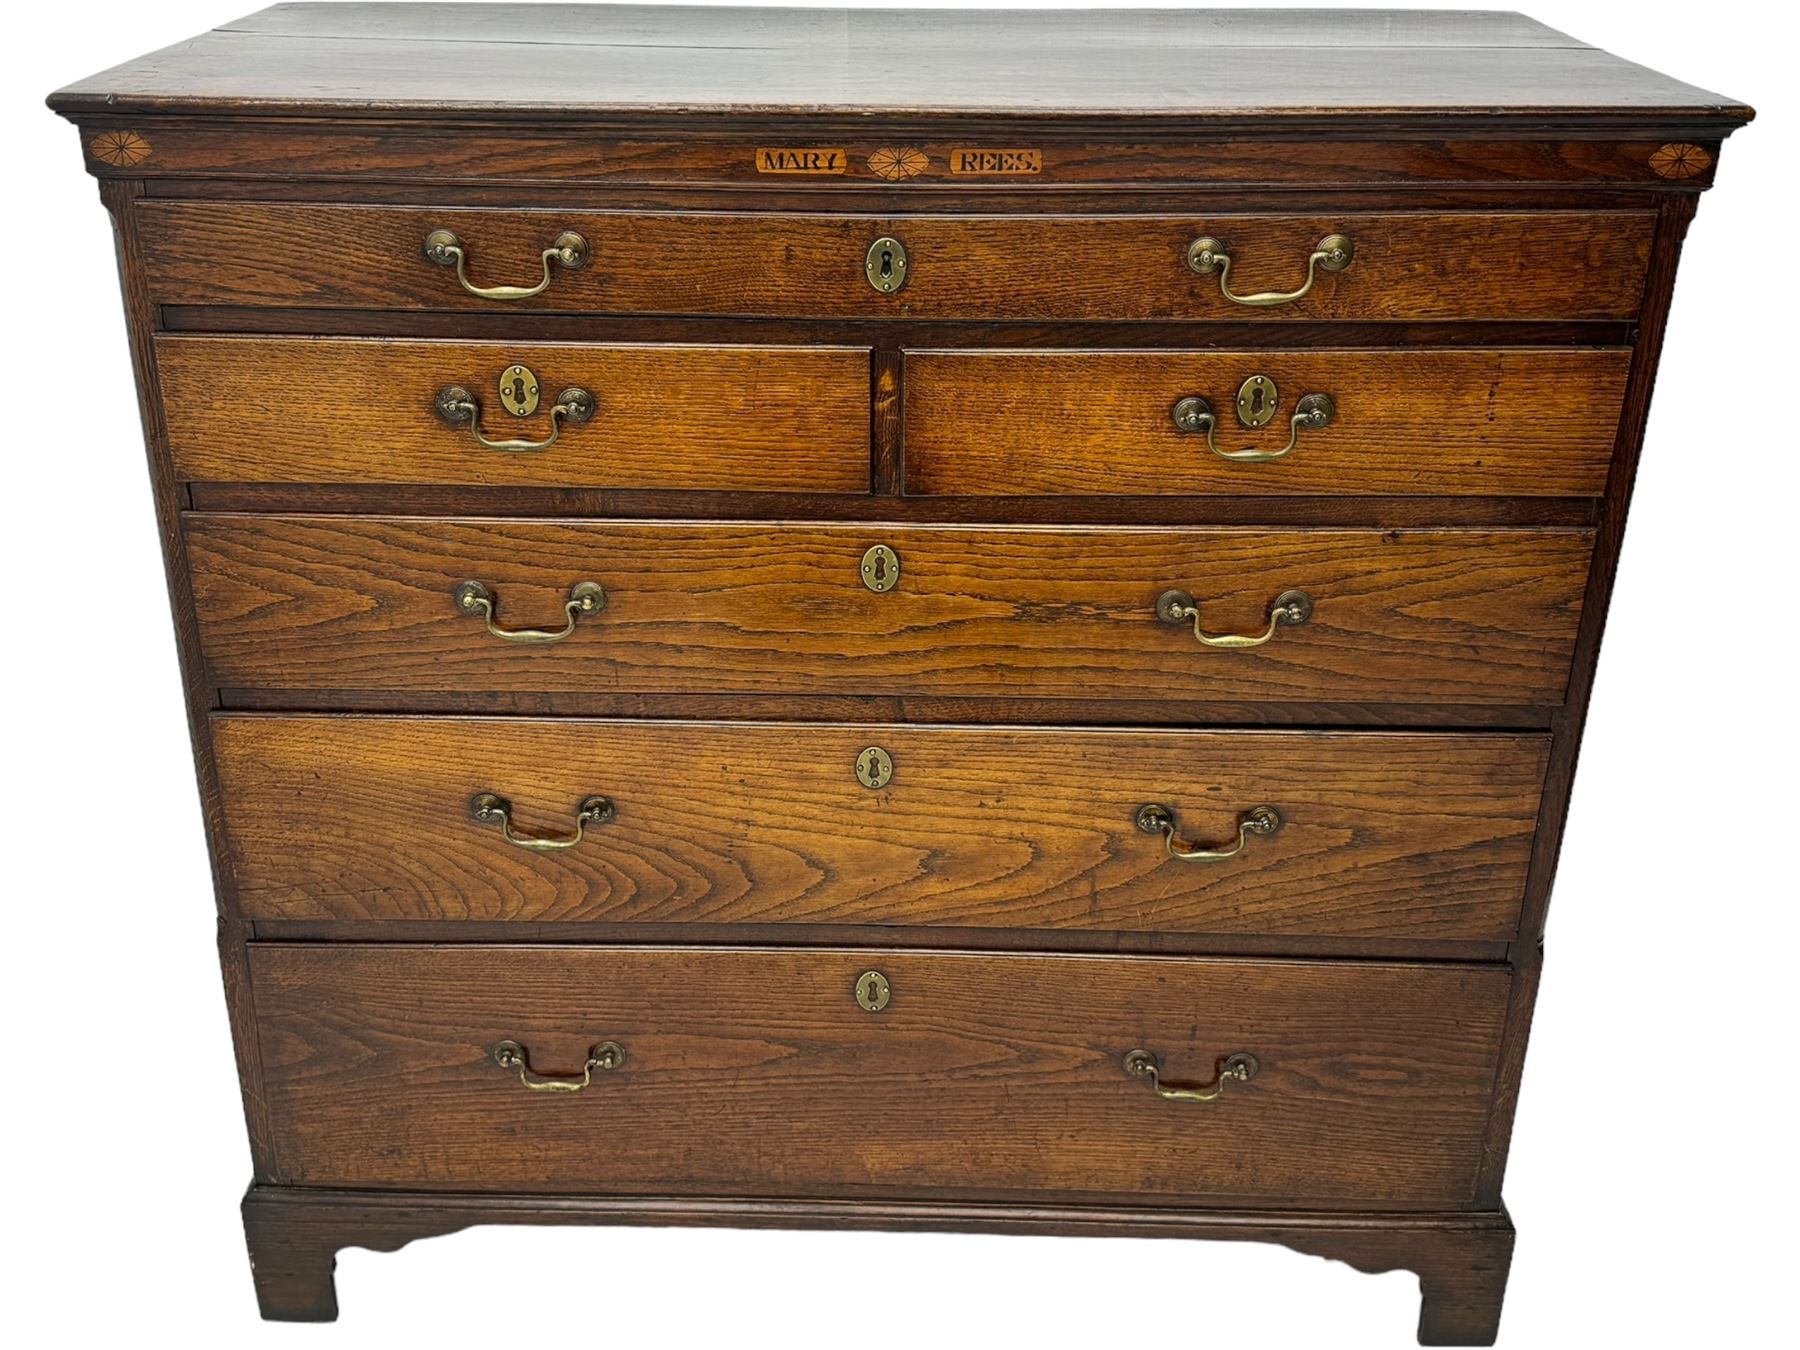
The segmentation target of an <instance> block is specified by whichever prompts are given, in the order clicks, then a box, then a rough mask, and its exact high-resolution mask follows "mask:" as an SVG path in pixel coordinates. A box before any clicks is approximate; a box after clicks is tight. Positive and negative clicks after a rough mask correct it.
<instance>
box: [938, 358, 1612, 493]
mask: <svg viewBox="0 0 1800 1350" xmlns="http://www.w3.org/2000/svg"><path fill="white" fill-rule="evenodd" d="M1630 369H1631V351H1630V349H1629V348H1623V347H1606V348H1595V349H1588V350H1580V349H1558V350H1545V349H1539V348H1508V347H1498V348H1490V349H1485V350H1480V351H1468V350H1459V349H1457V348H1436V349H1424V350H1421V349H1416V348H1415V349H1400V348H1377V349H1361V350H1314V351H1296V350H1288V349H1274V350H1266V351H1204V350H1203V351H1146V350H1120V351H1059V350H1053V349H1052V350H1032V351H1019V350H1014V351H996V350H981V349H973V348H971V349H962V350H957V351H909V352H907V353H906V384H905V391H906V392H905V400H906V490H907V491H908V492H910V493H916V494H919V495H924V496H990V495H1009V494H1017V495H1028V496H1029V495H1046V496H1071V495H1086V494H1108V495H1170V494H1182V493H1195V494H1207V493H1250V494H1271V495H1274V494H1296V495H1298V494H1328V495H1333V496H1346V495H1361V494H1370V493H1389V494H1399V495H1409V494H1412V495H1434V494H1442V495H1470V496H1479V495H1488V496H1530V497H1540V496H1541V497H1555V496H1571V497H1592V496H1598V495H1599V494H1600V493H1601V492H1603V491H1604V490H1605V488H1606V475H1607V469H1608V466H1609V465H1610V463H1611V460H1612V452H1613V444H1614V442H1615V441H1616V440H1617V439H1618V431H1619V412H1620V407H1621V404H1622V401H1623V399H1624V394H1625V379H1626V376H1627V374H1628V373H1629V372H1630ZM1574 391H1579V393H1576V392H1574Z"/></svg>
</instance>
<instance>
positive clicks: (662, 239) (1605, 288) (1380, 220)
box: [137, 201, 1656, 321]
mask: <svg viewBox="0 0 1800 1350" xmlns="http://www.w3.org/2000/svg"><path fill="white" fill-rule="evenodd" d="M137 218H138V229H139V234H140V237H141V239H142V241H143V246H144V266H145V272H146V275H147V279H148V282H149V287H150V296H151V299H152V300H154V301H156V302H158V303H161V304H190V305H191V304H239V305H293V306H305V307H326V308H336V307H346V308H352V309H369V308H387V307H395V308H407V309H412V308H428V309H459V310H461V309H490V310H509V311H515V312H516V311H518V310H520V309H526V310H542V311H554V310H563V311H573V312H611V313H638V312H649V313H658V314H750V315H754V314H763V315H783V316H795V317H804V316H820V317H833V316H836V317H893V316H906V317H912V318H933V319H1080V318H1114V319H1250V320H1258V319H1270V320H1277V321H1279V320H1282V319H1615V320H1616V319H1627V318H1630V317H1631V316H1633V315H1635V314H1636V313H1637V309H1638V304H1639V301H1640V298H1641V293H1642V290H1643V279H1644V272H1645V269H1646V266H1647V264H1648V259H1649V254H1650V241H1651V237H1652V235H1653V233H1654V229H1655V220H1656V216H1655V213H1654V212H1653V211H1595V212H1584V211H1534V212H1523V211H1520V212H1492V211H1466V212H1454V211H1442V212H1406V213H1361V212H1351V213H1346V214H1337V215H1260V214H1258V215H1212V216H1172V215H1117V216H1099V217H1080V216H873V215H803V214H791V215H790V214H786V213H782V214H774V213H756V212H612V211H584V210H576V209H570V210H529V211H512V210H490V209H449V208H437V207H420V206H285V205H261V204H250V203H220V202H173V201H151V202H145V203H143V204H142V205H141V206H139V207H138V208H137ZM438 230H449V231H450V232H452V233H453V234H454V235H455V236H456V237H457V239H458V240H459V241H460V243H461V245H462V247H463V249H464V251H465V261H466V270H467V273H468V279H469V282H470V284H471V285H474V286H480V287H493V286H495V285H499V284H506V285H520V286H529V285H536V284H537V283H539V282H540V281H541V280H542V279H543V277H544V275H545V264H544V263H543V262H542V261H541V259H542V255H543V253H544V251H545V250H546V249H548V248H550V247H551V246H552V244H553V243H554V241H555V240H556V239H557V238H558V237H559V236H561V235H562V234H563V233H564V232H566V231H573V232H575V233H577V234H579V235H580V236H581V237H582V238H583V239H584V240H585V241H586V242H587V244H588V256H587V261H586V262H585V263H584V264H583V265H582V266H580V267H576V268H565V267H561V266H559V265H556V264H550V265H549V277H550V281H549V284H548V285H547V286H546V287H545V288H544V290H543V292H542V293H541V294H538V295H536V296H533V297H531V298H529V299H523V300H510V301H498V300H490V299H482V298H479V297H477V296H474V295H470V294H468V293H467V292H465V291H464V290H463V288H462V286H461V285H460V284H459V283H458V279H457V276H456V272H455V269H454V267H447V266H440V265H438V264H436V263H433V262H432V261H431V260H430V259H429V258H427V257H426V254H425V248H424V244H425V239H426V236H427V235H430V234H432V233H433V232H434V231H438ZM1334 233H1337V234H1344V235H1348V236H1349V237H1350V238H1351V239H1352V241H1353V243H1354V245H1355V256H1354V259H1353V261H1352V262H1351V264H1350V266H1349V267H1347V268H1346V269H1345V270H1343V271H1341V272H1338V273H1335V274H1333V273H1328V272H1324V271H1319V272H1318V273H1316V277H1315V283H1314V286H1313V288H1312V291H1311V293H1310V294H1308V295H1306V296H1305V297H1304V298H1303V299H1300V300H1297V301H1294V302H1293V303H1290V304H1284V305H1277V306H1273V307H1266V308H1265V307H1249V306H1244V305H1241V304H1236V303H1233V302H1232V301H1230V300H1228V299H1226V298H1225V297H1224V295H1223V294H1222V293H1221V289H1220V277H1219V275H1218V274H1217V273H1214V274H1212V275H1207V276H1202V275H1197V274H1196V273H1195V272H1194V271H1193V270H1191V269H1190V268H1189V266H1188V263H1187V252H1188V247H1189V245H1190V244H1191V243H1193V242H1194V240H1195V239H1196V238H1199V237H1202V236H1212V237H1216V238H1218V239H1219V240H1221V241H1223V242H1224V243H1226V244H1227V245H1228V246H1229V248H1230V251H1231V256H1232V258H1233V266H1232V269H1231V274H1230V282H1231V286H1232V288H1233V289H1234V290H1235V291H1237V292H1238V293H1240V294H1243V293H1259V292H1268V291H1277V292H1287V291H1292V290H1294V289H1297V288H1298V287H1299V286H1300V284H1301V283H1302V282H1303V281H1304V279H1305V277H1306V273H1307V266H1308V259H1309V257H1310V255H1311V254H1312V253H1313V252H1314V251H1315V250H1316V249H1317V248H1318V247H1319V245H1320V243H1321V241H1322V240H1323V239H1324V238H1325V237H1326V236H1328V235H1331V234H1334ZM886 236H891V237H895V238H898V239H899V240H900V242H901V243H902V244H904V245H905V247H906V250H907V252H908V255H909V265H908V267H907V271H906V281H905V284H904V285H903V286H902V287H901V288H900V289H899V290H897V291H894V292H892V293H888V294H884V293H882V292H880V291H877V290H876V289H875V288H874V287H873V286H872V285H871V284H870V282H869V279H868V277H867V276H866V275H865V265H866V263H867V259H868V250H869V247H870V245H871V244H873V243H874V242H875V241H876V240H878V239H881V238H883V237H886Z"/></svg>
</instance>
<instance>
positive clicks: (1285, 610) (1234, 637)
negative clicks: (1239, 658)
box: [1156, 591, 1313, 650]
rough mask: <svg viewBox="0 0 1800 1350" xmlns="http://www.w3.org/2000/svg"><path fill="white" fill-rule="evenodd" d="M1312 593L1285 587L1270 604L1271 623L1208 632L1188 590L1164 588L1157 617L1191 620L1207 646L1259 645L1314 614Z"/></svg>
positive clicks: (1175, 621)
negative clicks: (1257, 630) (1258, 627)
mask: <svg viewBox="0 0 1800 1350" xmlns="http://www.w3.org/2000/svg"><path fill="white" fill-rule="evenodd" d="M1312 612H1313V602H1312V597H1311V596H1310V595H1308V594H1307V593H1306V592H1305V591H1283V592H1282V593H1281V594H1280V595H1278V596H1276V597H1275V603H1274V604H1272V605H1271V606H1269V624H1268V627H1266V628H1264V629H1263V631H1262V632H1260V633H1209V632H1207V631H1206V630H1205V629H1204V628H1202V627H1201V626H1200V604H1199V602H1198V601H1196V600H1195V599H1194V597H1193V596H1192V595H1190V594H1188V592H1186V591H1164V592H1163V593H1162V595H1161V596H1159V597H1158V598H1157V601H1156V617H1157V618H1158V619H1160V620H1162V622H1164V623H1166V624H1173V625H1175V626H1176V627H1181V626H1183V625H1185V624H1192V625H1193V627H1194V640H1195V641H1197V642H1199V643H1200V644H1201V645H1202V646H1204V647H1221V648H1225V649H1227V650H1230V649H1242V648H1245V647H1260V646H1262V645H1263V643H1265V642H1267V641H1268V640H1269V639H1270V638H1272V637H1274V636H1275V634H1276V632H1277V631H1278V630H1280V629H1281V628H1282V627H1283V626H1287V625H1296V626H1297V625H1299V624H1303V623H1305V622H1306V621H1307V620H1308V619H1310V618H1312Z"/></svg>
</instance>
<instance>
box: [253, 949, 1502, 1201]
mask: <svg viewBox="0 0 1800 1350" xmlns="http://www.w3.org/2000/svg"><path fill="white" fill-rule="evenodd" d="M250 970H251V984H252V986H253V987H254V989H255V991H256V1011H257V1036H258V1040H259V1043H260V1049H261V1058H262V1068H263V1077H264V1090H265V1100H266V1101H267V1103H268V1109H269V1117H270V1123H271V1128H272V1137H273V1146H274V1156H275V1171H276V1174H277V1175H276V1176H275V1178H274V1179H275V1180H276V1181H279V1182H284V1183H291V1184H298V1185H319V1186H371V1187H406V1188H421V1189H439V1188H450V1189H455V1190H524V1191H532V1192H538V1193H550V1194H561V1193H567V1194H621V1195H624V1194H634V1193H653V1192H654V1193H664V1194H671V1193H672V1194H699V1195H767V1196H810V1195H824V1196H829V1195H843V1196H854V1195H858V1194H879V1193H905V1194H907V1195H910V1196H913V1197H914V1198H928V1197H930V1196H932V1195H945V1196H959V1195H968V1196H973V1195H976V1194H979V1195H982V1196H984V1197H987V1198H994V1199H998V1198H1002V1197H1013V1196H1031V1195H1040V1194H1050V1193H1054V1194H1056V1195H1059V1196H1062V1197H1064V1198H1078V1197H1082V1196H1092V1197H1096V1198H1101V1197H1113V1198H1131V1199H1138V1200H1144V1201H1151V1202H1157V1201H1161V1202H1167V1203H1180V1202H1188V1201H1218V1202H1222V1203H1231V1202H1234V1201H1238V1200H1245V1201H1250V1200H1253V1201H1256V1202H1258V1203H1265V1202H1266V1203H1292V1204H1295V1205H1304V1206H1306V1207H1308V1208H1317V1207H1320V1206H1337V1205H1342V1206H1346V1207H1349V1206H1357V1205H1368V1204H1370V1203H1379V1204H1380V1205H1382V1206H1383V1207H1387V1208H1394V1207H1405V1206H1430V1205H1446V1204H1457V1203H1462V1202H1466V1201H1468V1200H1470V1199H1471V1198H1472V1194H1473V1188H1474V1184H1475V1176H1476V1169H1477V1167H1478V1165H1479V1163H1480V1161H1481V1156H1482V1149H1481V1142H1482V1135H1483V1129H1484V1126H1485V1124H1486V1121H1487V1116H1488V1107H1489V1098H1490V1093H1491V1090H1492V1085H1493V1081H1494V1074H1495V1070H1496V1067H1497V1061H1498V1055H1499V1047H1500V1033H1501V1026H1502V1022H1503V1020H1504V1014H1505V1006H1506V997H1507V987H1508V980H1509V977H1508V975H1507V973H1506V972H1505V970H1504V969H1502V968H1497V967H1486V966H1455V965H1433V966H1422V965H1387V964H1372V963H1353V962H1342V963H1322V964H1305V963H1299V962H1271V961H1225V960H1194V959H1181V960H1177V959H1162V958H1155V959H1152V958H1129V957H1128V958H1105V957H1079V956H1077V957H1042V956H1022V955H1020V956H1015V955H979V954H965V953H927V952H905V951H881V950H863V951H845V950H829V949H827V950H808V951H799V950H793V949H782V948H776V949H768V950H757V951H745V950H732V949H717V948H712V949H707V948H700V949H678V950H677V949H644V948H615V949H610V950H600V949H593V948H585V949H584V948H575V949H567V948H565V949H555V948H538V949H529V948H526V949H520V948H501V947H435V948H432V947H413V946H385V945H384V946H359V945H344V944H333V945H322V946H289V945H274V946H270V945H262V946H252V948H251V949H250ZM870 970H874V971H877V972H879V974H880V976H881V980H882V985H885V992H883V991H882V986H881V985H876V984H875V983H874V982H873V981H872V980H871V981H867V982H864V981H862V980H861V978H860V977H861V976H862V975H863V973H864V972H865V971H870ZM859 984H860V985H861V986H862V988H863V990H864V996H865V999H866V1001H868V1002H869V1003H871V1004H880V1005H882V1006H880V1010H879V1011H875V1012H868V1011H864V1009H863V1007H862V1006H860V1005H859V1002H858V992H857V991H858V988H859ZM497 1047H498V1048H500V1049H499V1053H498V1054H497V1053H496V1049H497ZM515 1047H516V1048H515ZM601 1047H606V1048H601ZM597 1050H598V1052H597ZM1133 1052H1142V1053H1141V1055H1134V1053H1133ZM1128 1056H1130V1057H1132V1058H1131V1063H1132V1064H1134V1065H1138V1066H1143V1065H1146V1064H1153V1065H1154V1066H1155V1068H1156V1070H1157V1074H1158V1079H1152V1078H1151V1077H1150V1076H1148V1075H1142V1076H1140V1075H1139V1074H1134V1073H1130V1072H1127V1070H1126V1067H1125V1066H1126V1063H1127V1057H1128ZM1246 1057H1248V1058H1246ZM590 1060H592V1061H594V1063H593V1066H592V1067H591V1068H584V1065H585V1064H586V1063H587V1062H588V1061H590ZM1252 1060H1253V1061H1254V1069H1253V1071H1252V1069H1251V1061H1252ZM1222 1073H1223V1075H1224V1081H1223V1082H1221V1074H1222ZM1238 1073H1244V1074H1247V1075H1248V1077H1247V1078H1245V1079H1243V1080H1240V1079H1239V1078H1237V1077H1236V1076H1235V1075H1236V1074H1238ZM584 1075H585V1076H586V1077H587V1078H588V1079H589V1083H588V1085H587V1086H586V1087H585V1088H582V1089H581V1090H579V1091H553V1090H552V1091H533V1090H530V1088H529V1087H528V1086H527V1084H528V1083H530V1082H536V1083H540V1084H541V1083H542V1082H544V1080H561V1081H562V1083H563V1084H564V1085H565V1086H570V1087H572V1086H574V1085H575V1084H576V1083H579V1082H580V1081H581V1079H582V1077H583V1076H584ZM1159 1081H1160V1085H1161V1087H1166V1088H1169V1089H1171V1090H1176V1089H1182V1088H1195V1089H1200V1090H1201V1092H1200V1095H1205V1094H1208V1093H1210V1092H1212V1091H1213V1090H1214V1089H1222V1090H1220V1091H1219V1092H1218V1095H1217V1096H1216V1098H1215V1099H1213V1100H1211V1101H1198V1100H1167V1099H1165V1098H1164V1097H1163V1096H1162V1095H1161V1093H1160V1089H1159V1086H1158V1082H1159Z"/></svg>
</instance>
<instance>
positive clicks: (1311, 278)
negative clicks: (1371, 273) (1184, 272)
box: [1187, 234, 1356, 309]
mask: <svg viewBox="0 0 1800 1350" xmlns="http://www.w3.org/2000/svg"><path fill="white" fill-rule="evenodd" d="M1355 258H1356V245H1355V244H1353V243H1351V242H1350V240H1349V238H1348V237H1346V236H1345V235H1341V234H1328V235H1326V236H1325V237H1324V238H1323V239H1321V240H1320V241H1319V246H1318V247H1317V248H1315V249H1314V250H1313V251H1312V255H1311V256H1310V257H1308V258H1307V260H1306V281H1305V283H1304V284H1303V285H1302V286H1301V287H1300V289H1299V290H1297V291H1258V292H1257V293H1256V294H1255V295H1238V294H1236V293H1234V292H1233V291H1232V289H1231V253H1230V251H1229V250H1228V249H1227V248H1226V247H1225V245H1224V244H1222V243H1220V242H1219V241H1218V240H1217V239H1214V238H1212V237H1211V236H1210V235H1202V236H1201V237H1200V238H1198V239H1196V240H1194V242H1193V243H1191V244H1189V245H1188V247H1187V265H1188V267H1189V268H1190V269H1191V270H1193V271H1194V272H1197V273H1198V274H1199V275H1201V276H1203V277H1209V276H1212V275H1213V274H1214V273H1215V272H1216V273H1218V276H1219V294H1220V295H1222V296H1224V297H1225V298H1226V299H1227V300H1229V301H1231V302H1232V304H1234V305H1248V306H1250V307H1251V308H1252V309H1267V308H1269V307H1270V306H1271V305H1289V304H1292V303H1293V302H1294V301H1296V300H1299V299H1302V298H1303V297H1305V296H1306V295H1307V294H1308V293H1309V292H1310V291H1311V290H1312V288H1313V283H1314V282H1315V281H1317V280H1318V277H1319V273H1321V272H1341V271H1343V270H1344V269H1345V268H1346V267H1348V266H1349V265H1350V264H1351V262H1352V261H1354V260H1355Z"/></svg>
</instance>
